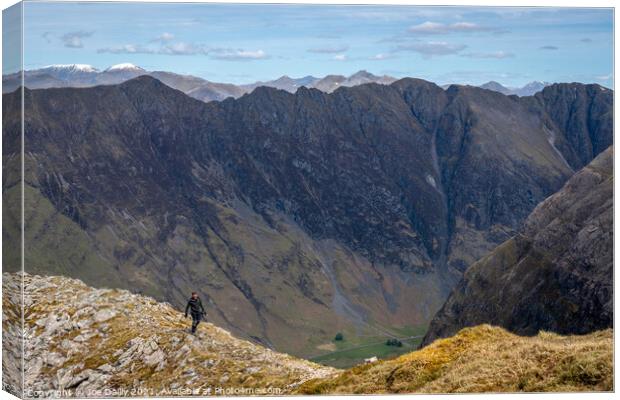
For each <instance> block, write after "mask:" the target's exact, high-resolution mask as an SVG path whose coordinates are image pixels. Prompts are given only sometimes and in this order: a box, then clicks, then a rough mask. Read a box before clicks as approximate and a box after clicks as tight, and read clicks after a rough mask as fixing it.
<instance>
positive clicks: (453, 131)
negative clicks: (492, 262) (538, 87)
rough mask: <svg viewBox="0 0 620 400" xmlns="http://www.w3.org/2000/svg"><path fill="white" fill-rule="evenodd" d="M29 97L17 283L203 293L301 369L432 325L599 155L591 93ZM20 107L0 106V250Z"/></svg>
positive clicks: (603, 139)
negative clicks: (303, 363) (72, 282)
mask: <svg viewBox="0 0 620 400" xmlns="http://www.w3.org/2000/svg"><path fill="white" fill-rule="evenodd" d="M24 95H25V97H24V105H25V120H24V121H25V137H24V140H25V146H26V148H25V158H24V160H23V161H24V165H25V168H26V169H25V181H24V187H23V190H24V193H25V198H24V204H25V210H24V211H25V256H26V259H25V260H24V261H25V266H26V272H28V273H32V274H45V275H64V276H68V277H74V278H79V279H82V280H84V282H85V283H86V284H89V285H92V286H95V287H116V288H124V289H131V290H132V291H135V292H136V293H141V294H144V295H148V296H152V297H154V298H156V299H157V300H159V301H167V302H170V303H171V304H172V305H173V306H174V307H176V308H177V309H180V308H182V307H183V305H184V302H185V300H186V298H187V296H188V293H189V292H191V291H192V290H198V291H200V294H201V296H202V297H203V299H204V302H205V306H206V308H207V310H208V312H209V313H210V315H211V319H212V321H213V322H214V323H216V324H218V325H220V326H222V327H225V328H226V329H229V330H230V331H231V332H233V333H234V334H235V335H239V336H240V337H243V338H246V339H249V340H252V341H254V342H256V343H259V344H262V345H264V346H268V347H271V348H274V349H277V350H279V351H284V352H287V353H291V354H294V355H296V356H300V357H320V356H321V353H320V352H324V354H327V353H329V350H328V349H326V348H325V350H323V349H321V348H320V347H319V346H322V345H324V344H326V343H329V342H330V340H331V339H332V338H333V337H334V335H335V334H336V333H337V332H343V333H345V334H346V336H347V337H348V338H349V339H351V340H352V342H351V343H352V344H356V345H357V344H359V345H364V344H371V343H374V342H379V340H378V339H377V340H376V341H375V340H374V339H373V341H370V340H368V341H367V342H364V337H367V336H368V335H371V336H372V335H380V336H382V337H383V338H387V337H388V336H389V335H385V334H384V333H385V332H394V329H396V328H395V327H422V326H426V325H427V324H428V323H429V322H430V321H431V319H432V318H433V316H434V315H435V313H436V312H437V311H438V310H439V309H440V308H441V307H442V305H443V304H444V301H445V299H446V298H447V297H448V296H449V294H450V292H451V290H452V288H453V287H454V286H455V285H456V284H457V283H458V282H459V280H460V278H461V276H462V274H463V271H465V269H466V268H467V267H468V265H470V264H472V263H473V262H475V261H476V260H478V259H480V258H481V257H483V256H484V255H486V254H487V253H488V252H489V251H491V250H493V249H494V248H495V246H497V245H498V244H500V243H502V242H503V241H505V240H507V239H509V238H510V237H511V236H513V235H514V234H515V232H517V230H518V229H519V227H520V225H521V223H522V222H523V221H524V220H525V219H526V217H527V216H528V215H529V214H530V212H531V211H532V210H533V209H534V208H535V206H536V205H537V204H538V203H540V202H541V201H543V200H544V199H545V198H547V197H548V196H549V195H551V194H553V193H554V192H556V191H557V190H559V189H560V188H561V187H562V185H563V184H564V183H565V182H566V181H567V180H568V179H569V178H570V176H572V174H573V173H574V171H575V170H576V169H578V168H581V167H582V166H583V165H585V163H587V162H588V161H589V160H591V159H592V158H593V157H594V156H596V155H597V154H599V153H600V152H601V151H602V150H604V149H605V147H606V144H607V145H608V144H610V143H611V142H612V123H611V121H612V108H611V104H612V93H611V92H610V91H609V90H607V89H605V88H602V87H600V86H598V85H581V84H556V85H551V86H548V87H546V88H545V89H543V91H542V92H539V93H538V94H537V95H536V96H533V97H522V98H517V97H514V96H513V97H508V96H504V95H502V94H500V93H497V92H494V91H489V90H484V89H481V88H476V87H471V86H459V85H452V86H450V87H449V88H447V89H446V90H444V89H442V88H441V87H439V86H437V85H435V84H433V83H431V82H426V81H423V80H419V79H411V78H406V79H401V80H398V81H396V82H393V83H391V84H389V85H379V84H374V83H370V84H362V85H357V86H354V87H343V88H340V89H338V90H335V91H334V92H332V93H324V92H321V91H319V90H316V89H307V88H300V89H298V90H297V91H296V92H295V93H294V94H292V93H289V92H286V91H283V90H278V89H274V88H269V87H258V88H256V89H254V91H253V92H252V93H251V94H248V95H245V96H242V97H240V98H238V99H227V100H224V101H221V102H218V101H215V102H209V103H204V102H202V101H198V100H196V99H193V98H191V97H189V96H187V95H186V94H184V93H182V92H181V91H178V90H175V89H172V88H170V87H169V86H167V85H165V84H163V83H162V82H161V81H159V80H157V79H154V78H153V77H150V76H139V77H137V78H134V79H131V80H128V81H126V82H124V83H121V84H119V85H108V86H96V87H86V88H49V89H38V90H29V89H26V90H25V91H24ZM20 105H21V96H20V92H14V93H10V94H5V95H4V103H3V107H4V109H3V114H4V116H5V118H4V130H3V132H4V143H5V146H4V150H3V151H4V154H3V168H4V170H5V171H6V172H7V173H6V174H5V179H4V181H3V196H4V200H5V204H7V207H5V209H4V211H3V212H4V213H5V214H4V218H5V221H7V223H5V224H4V225H3V235H4V240H5V243H7V244H10V243H14V244H18V243H19V240H20V235H19V231H20V225H19V218H18V217H17V216H18V215H19V202H18V201H17V200H18V199H19V196H20V193H21V190H22V187H21V184H20V180H19V174H15V173H14V171H17V170H18V167H19V166H20V165H21V159H20V156H19V143H20V141H19V138H20V133H21V118H20V115H19V111H18V110H19V106H20ZM568 121H571V124H573V125H575V126H577V125H579V126H582V127H584V129H582V130H574V129H567V128H566V127H567V126H568V125H567V122H568ZM571 126H572V125H571ZM551 137H552V138H553V140H550V138H551ZM429 154H430V155H435V156H430V157H429ZM17 249H19V245H15V246H5V247H4V249H3V252H4V257H5V266H6V270H7V271H15V270H16V269H18V268H19V265H20V261H19V253H18V252H17V251H16V250H17ZM416 329H417V328H416ZM381 332H383V333H381ZM395 336H397V337H406V336H411V335H406V334H405V335H395ZM411 345H412V346H413V345H414V343H411ZM354 347H355V346H354ZM403 347H404V346H403ZM370 348H372V347H370ZM343 350H344V349H343ZM373 350H376V351H380V350H381V351H384V352H385V351H387V350H386V349H384V348H376V349H373ZM390 351H391V349H390ZM369 353H370V351H369ZM340 354H343V355H344V356H343V357H342V358H345V359H347V358H348V361H347V360H345V361H342V362H344V363H345V364H347V363H351V362H357V361H358V360H359V359H360V358H362V356H364V355H367V353H365V352H361V351H360V352H357V351H351V352H350V354H349V353H347V352H344V353H340ZM385 354H386V355H391V354H395V353H392V352H388V353H385ZM345 356H346V357H345ZM327 357H329V356H327ZM333 362H334V363H340V362H341V361H340V360H337V359H336V360H333ZM342 365H344V364H342ZM347 365H349V364H347Z"/></svg>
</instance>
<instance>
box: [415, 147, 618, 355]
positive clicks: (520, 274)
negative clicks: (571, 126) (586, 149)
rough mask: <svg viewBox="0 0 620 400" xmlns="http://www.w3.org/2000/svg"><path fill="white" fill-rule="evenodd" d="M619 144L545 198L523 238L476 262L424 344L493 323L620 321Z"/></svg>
mask: <svg viewBox="0 0 620 400" xmlns="http://www.w3.org/2000/svg"><path fill="white" fill-rule="evenodd" d="M612 293H613V148H612V147H610V148H609V149H607V150H606V151H605V152H603V153H602V154H600V155H599V156H598V157H597V158H595V159H594V161H592V162H591V163H590V164H589V165H588V166H587V167H585V168H584V169H582V170H581V171H579V172H578V173H577V174H575V175H574V176H573V177H571V179H570V180H569V181H568V182H567V183H566V185H565V186H564V187H563V188H562V189H561V190H560V191H559V192H558V193H556V194H554V195H553V196H551V197H549V198H548V199H546V200H545V201H544V202H542V203H541V204H539V205H538V206H537V207H536V209H535V210H534V211H533V212H532V214H531V215H530V216H529V217H528V218H527V220H526V221H525V223H524V227H523V229H522V230H521V231H520V233H519V234H517V235H516V236H515V237H513V238H511V239H510V240H508V241H506V242H505V243H503V244H502V245H501V246H499V247H497V248H496V249H495V250H494V251H493V252H491V253H490V254H489V255H487V256H486V257H484V258H482V259H481V260H480V261H478V262H476V263H475V264H473V265H472V266H471V267H470V268H469V269H468V270H467V271H466V272H465V275H464V277H463V279H462V280H461V282H460V283H459V284H458V285H457V287H456V288H455V289H454V291H453V292H452V294H451V295H450V297H449V298H448V300H447V301H446V303H445V304H444V306H443V307H442V309H441V310H440V311H439V312H438V313H437V315H436V316H435V317H434V319H433V321H432V322H431V325H430V328H429V331H428V333H427V335H426V337H425V338H424V341H423V345H424V344H429V343H431V342H432V341H433V340H435V339H436V338H439V337H447V336H450V335H452V334H454V333H456V332H457V331H458V330H460V329H461V328H463V327H467V326H473V325H478V324H481V323H490V324H495V325H501V326H503V327H505V328H506V329H509V330H510V331H513V332H517V333H519V334H527V335H532V334H536V332H538V331H539V330H541V329H542V330H549V331H554V332H558V333H562V334H566V333H587V332H592V331H594V330H598V329H604V328H607V327H611V326H612V324H613V296H612Z"/></svg>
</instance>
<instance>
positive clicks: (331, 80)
mask: <svg viewBox="0 0 620 400" xmlns="http://www.w3.org/2000/svg"><path fill="white" fill-rule="evenodd" d="M141 75H150V76H152V77H154V78H157V79H158V80H160V81H161V82H163V83H164V84H166V85H168V86H170V87H172V88H174V89H177V90H180V91H182V92H184V93H186V94H187V95H189V96H191V97H193V98H195V99H198V100H202V101H205V102H208V101H213V100H224V99H226V98H228V97H233V98H238V97H241V96H243V95H244V94H247V93H251V92H252V91H253V90H254V89H256V88H257V87H260V86H267V87H273V88H276V89H281V90H286V91H287V92H290V93H295V92H296V91H297V89H299V88H300V87H302V86H305V87H306V88H316V89H319V90H321V91H323V92H327V93H331V92H333V91H334V90H336V89H338V88H339V87H351V86H357V85H361V84H364V83H380V84H386V85H387V84H390V83H392V82H394V81H396V80H397V79H396V78H393V77H391V76H387V75H383V76H377V75H373V74H371V73H369V72H367V71H358V72H356V73H355V74H353V75H351V76H349V77H346V76H344V75H327V76H326V77H324V78H317V77H314V76H310V75H309V76H305V77H303V78H291V77H288V76H286V75H284V76H282V77H280V78H278V79H275V80H272V81H265V82H255V83H251V84H246V85H234V84H231V83H218V82H211V81H208V80H206V79H202V78H198V77H196V76H192V75H181V74H176V73H173V72H165V71H147V70H145V69H143V68H141V67H138V66H136V65H133V64H129V63H124V64H117V65H113V66H111V67H109V68H106V69H105V70H103V71H100V70H98V69H97V68H94V67H93V66H91V65H87V64H59V65H50V66H47V67H44V68H39V69H34V70H28V71H26V72H25V75H24V84H25V86H26V87H27V88H29V89H47V88H59V87H90V86H97V85H114V84H119V83H123V82H125V81H127V80H129V79H132V78H136V77H138V76H141ZM20 85H21V74H19V73H14V74H8V75H4V76H3V77H2V91H3V93H9V92H12V91H14V90H15V89H17V88H18V87H19V86H20Z"/></svg>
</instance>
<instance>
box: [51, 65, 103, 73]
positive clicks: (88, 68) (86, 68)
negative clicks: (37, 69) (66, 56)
mask: <svg viewBox="0 0 620 400" xmlns="http://www.w3.org/2000/svg"><path fill="white" fill-rule="evenodd" d="M41 69H44V70H65V71H71V72H99V70H98V69H97V68H95V67H93V66H92V65H89V64H52V65H47V66H45V67H43V68H41Z"/></svg>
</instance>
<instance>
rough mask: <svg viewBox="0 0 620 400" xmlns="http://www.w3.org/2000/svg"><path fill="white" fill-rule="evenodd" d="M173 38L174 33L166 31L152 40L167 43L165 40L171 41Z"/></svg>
mask: <svg viewBox="0 0 620 400" xmlns="http://www.w3.org/2000/svg"><path fill="white" fill-rule="evenodd" d="M172 39H174V35H173V34H172V33H169V32H164V33H162V34H161V35H159V36H157V37H156V38H154V39H153V40H151V42H161V43H165V42H169V41H171V40H172Z"/></svg>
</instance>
